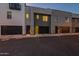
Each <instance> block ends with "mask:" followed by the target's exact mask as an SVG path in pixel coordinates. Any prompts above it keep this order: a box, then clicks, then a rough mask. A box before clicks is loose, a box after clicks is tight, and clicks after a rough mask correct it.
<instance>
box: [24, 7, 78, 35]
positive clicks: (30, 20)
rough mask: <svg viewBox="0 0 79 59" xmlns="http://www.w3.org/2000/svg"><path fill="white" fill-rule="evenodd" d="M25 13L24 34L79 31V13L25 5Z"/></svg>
mask: <svg viewBox="0 0 79 59" xmlns="http://www.w3.org/2000/svg"><path fill="white" fill-rule="evenodd" d="M25 15H26V16H25V23H26V34H53V33H72V32H79V26H78V24H79V23H78V21H79V14H73V13H71V12H65V11H60V10H54V9H44V8H38V7H32V6H26V13H25ZM75 19H76V20H77V22H74V21H76V20H75ZM76 26H77V27H76Z"/></svg>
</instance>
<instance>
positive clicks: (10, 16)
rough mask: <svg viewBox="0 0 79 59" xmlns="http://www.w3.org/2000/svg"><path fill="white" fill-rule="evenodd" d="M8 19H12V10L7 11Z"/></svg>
mask: <svg viewBox="0 0 79 59" xmlns="http://www.w3.org/2000/svg"><path fill="white" fill-rule="evenodd" d="M7 19H12V12H11V11H7Z"/></svg>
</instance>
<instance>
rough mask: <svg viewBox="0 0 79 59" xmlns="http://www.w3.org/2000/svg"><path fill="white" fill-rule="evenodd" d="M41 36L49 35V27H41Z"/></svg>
mask: <svg viewBox="0 0 79 59" xmlns="http://www.w3.org/2000/svg"><path fill="white" fill-rule="evenodd" d="M39 34H49V27H48V26H39Z"/></svg>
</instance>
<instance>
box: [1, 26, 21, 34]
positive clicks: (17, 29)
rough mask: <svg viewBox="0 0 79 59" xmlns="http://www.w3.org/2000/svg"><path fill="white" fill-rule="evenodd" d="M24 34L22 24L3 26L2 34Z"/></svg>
mask: <svg viewBox="0 0 79 59" xmlns="http://www.w3.org/2000/svg"><path fill="white" fill-rule="evenodd" d="M14 34H22V26H1V35H14Z"/></svg>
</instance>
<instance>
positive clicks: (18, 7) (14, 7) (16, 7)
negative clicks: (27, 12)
mask: <svg viewBox="0 0 79 59" xmlns="http://www.w3.org/2000/svg"><path fill="white" fill-rule="evenodd" d="M9 8H10V9H12V10H21V5H20V4H19V3H9Z"/></svg>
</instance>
